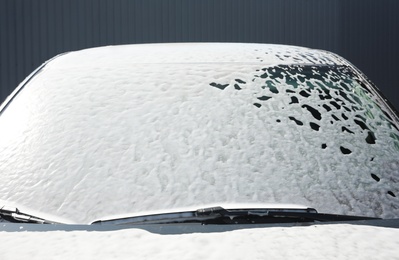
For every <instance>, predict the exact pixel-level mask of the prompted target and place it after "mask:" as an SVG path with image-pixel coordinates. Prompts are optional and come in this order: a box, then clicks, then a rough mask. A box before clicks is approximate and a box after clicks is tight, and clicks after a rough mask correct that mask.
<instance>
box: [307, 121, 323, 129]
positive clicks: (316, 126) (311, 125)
mask: <svg viewBox="0 0 399 260" xmlns="http://www.w3.org/2000/svg"><path fill="white" fill-rule="evenodd" d="M309 125H310V127H311V128H312V129H313V130H315V131H319V129H320V126H319V125H318V124H316V123H313V122H310V123H309Z"/></svg>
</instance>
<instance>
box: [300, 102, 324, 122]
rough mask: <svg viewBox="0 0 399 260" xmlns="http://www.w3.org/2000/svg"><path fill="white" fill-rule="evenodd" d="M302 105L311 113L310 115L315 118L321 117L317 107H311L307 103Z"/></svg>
mask: <svg viewBox="0 0 399 260" xmlns="http://www.w3.org/2000/svg"><path fill="white" fill-rule="evenodd" d="M302 107H304V108H306V109H307V110H308V111H309V112H310V113H312V116H313V117H314V118H316V119H317V120H320V119H321V114H320V112H319V111H317V109H314V108H313V107H311V106H309V105H303V106H302Z"/></svg>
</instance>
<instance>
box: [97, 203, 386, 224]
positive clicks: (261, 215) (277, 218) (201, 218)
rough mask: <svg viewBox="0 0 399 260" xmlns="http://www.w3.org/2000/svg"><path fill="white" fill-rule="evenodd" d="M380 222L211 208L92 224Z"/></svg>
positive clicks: (309, 213)
mask: <svg viewBox="0 0 399 260" xmlns="http://www.w3.org/2000/svg"><path fill="white" fill-rule="evenodd" d="M370 219H378V218H372V217H364V216H349V215H337V214H324V213H318V212H317V211H316V210H315V209H313V208H305V209H291V208H288V209H269V208H264V209H263V208H250V209H224V208H222V207H211V208H203V209H198V210H196V211H184V212H173V213H164V214H153V215H143V216H134V217H127V218H117V219H108V220H97V221H94V222H92V223H91V224H115V225H143V224H145V225H148V224H174V223H199V224H203V225H208V224H218V225H220V224H275V223H298V222H336V221H353V220H370Z"/></svg>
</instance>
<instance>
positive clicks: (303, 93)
mask: <svg viewBox="0 0 399 260" xmlns="http://www.w3.org/2000/svg"><path fill="white" fill-rule="evenodd" d="M299 95H301V96H303V97H306V98H307V97H310V94H309V93H308V92H306V91H305V90H302V91H300V92H299Z"/></svg>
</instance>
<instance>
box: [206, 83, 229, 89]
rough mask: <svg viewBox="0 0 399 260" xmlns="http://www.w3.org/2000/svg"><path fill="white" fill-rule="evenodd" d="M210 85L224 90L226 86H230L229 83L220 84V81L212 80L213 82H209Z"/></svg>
mask: <svg viewBox="0 0 399 260" xmlns="http://www.w3.org/2000/svg"><path fill="white" fill-rule="evenodd" d="M209 85H211V86H212V87H215V88H218V89H221V90H224V89H225V88H227V86H228V85H229V84H225V85H222V84H218V83H215V82H212V83H211V84H209Z"/></svg>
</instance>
